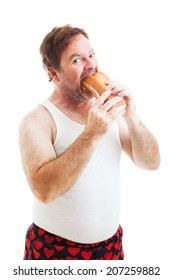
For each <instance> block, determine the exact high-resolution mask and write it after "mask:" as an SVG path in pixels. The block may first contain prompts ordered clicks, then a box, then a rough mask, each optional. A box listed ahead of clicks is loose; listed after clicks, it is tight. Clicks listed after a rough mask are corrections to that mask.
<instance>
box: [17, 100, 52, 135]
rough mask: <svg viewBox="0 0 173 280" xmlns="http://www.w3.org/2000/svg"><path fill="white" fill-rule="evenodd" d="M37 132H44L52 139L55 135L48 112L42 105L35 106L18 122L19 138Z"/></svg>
mask: <svg viewBox="0 0 173 280" xmlns="http://www.w3.org/2000/svg"><path fill="white" fill-rule="evenodd" d="M37 132H45V133H46V134H48V135H51V136H52V137H53V138H54V134H55V133H56V127H55V123H54V121H53V119H52V117H51V115H50V113H49V112H48V110H47V109H46V108H45V107H43V106H42V105H40V104H39V105H37V106H36V107H35V108H34V109H33V110H32V111H30V112H28V113H27V114H26V115H25V116H24V117H23V119H22V120H21V122H20V125H19V137H22V136H24V135H26V134H27V135H28V134H29V135H33V134H35V135H36V134H37Z"/></svg>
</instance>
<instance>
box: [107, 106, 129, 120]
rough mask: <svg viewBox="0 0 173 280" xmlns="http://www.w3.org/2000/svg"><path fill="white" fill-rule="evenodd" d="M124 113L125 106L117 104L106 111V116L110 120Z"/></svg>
mask: <svg viewBox="0 0 173 280" xmlns="http://www.w3.org/2000/svg"><path fill="white" fill-rule="evenodd" d="M125 113H126V108H124V106H123V105H122V106H118V107H116V108H115V109H114V110H110V111H109V112H108V117H109V118H110V119H112V120H117V119H118V118H119V117H122V116H124V115H125Z"/></svg>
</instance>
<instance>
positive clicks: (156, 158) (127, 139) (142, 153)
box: [118, 116, 160, 170]
mask: <svg viewBox="0 0 173 280" xmlns="http://www.w3.org/2000/svg"><path fill="white" fill-rule="evenodd" d="M118 123H119V129H120V138H121V143H122V147H123V150H124V151H125V152H126V153H127V154H128V155H129V157H130V158H131V159H132V160H133V162H134V163H135V164H136V165H137V166H138V167H140V168H143V169H149V170H152V169H157V168H158V167H159V164H160V154H159V147H158V143H157V141H156V139H155V137H154V135H152V133H151V132H150V131H149V130H148V128H147V127H146V126H145V125H144V124H143V123H142V121H141V120H140V119H139V118H138V117H137V116H136V118H134V119H128V120H127V122H125V120H124V119H123V118H121V119H119V121H118Z"/></svg>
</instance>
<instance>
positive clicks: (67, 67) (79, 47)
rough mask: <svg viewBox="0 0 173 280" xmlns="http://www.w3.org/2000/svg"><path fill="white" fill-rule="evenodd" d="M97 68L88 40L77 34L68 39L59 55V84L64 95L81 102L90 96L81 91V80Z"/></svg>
mask: <svg viewBox="0 0 173 280" xmlns="http://www.w3.org/2000/svg"><path fill="white" fill-rule="evenodd" d="M97 70H98V62H97V59H96V57H95V53H94V50H93V48H92V47H91V45H90V43H89V40H88V39H87V38H86V37H85V36H83V35H82V34H79V35H77V36H75V37H74V38H72V39H71V40H70V43H69V45H68V47H67V48H66V49H65V50H64V51H63V53H62V55H61V64H60V71H59V72H58V76H59V84H58V86H59V87H60V88H61V91H63V92H64V93H65V94H66V95H68V96H69V97H70V98H71V99H73V100H74V101H78V102H81V101H83V100H87V99H90V98H91V95H89V94H87V95H86V93H83V91H82V90H81V81H82V79H83V78H85V77H87V76H89V75H92V74H94V73H95V72H96V71H97Z"/></svg>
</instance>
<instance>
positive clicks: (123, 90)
mask: <svg viewBox="0 0 173 280" xmlns="http://www.w3.org/2000/svg"><path fill="white" fill-rule="evenodd" d="M106 84H107V86H108V89H110V90H111V91H112V92H111V94H112V95H115V96H119V97H123V98H125V99H126V112H125V114H124V115H123V116H124V118H125V119H126V118H131V117H134V116H135V115H136V107H135V104H134V100H133V96H132V93H131V91H130V90H129V89H128V88H127V87H126V86H124V85H122V84H121V83H119V82H118V81H115V80H108V81H107V82H106Z"/></svg>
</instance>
